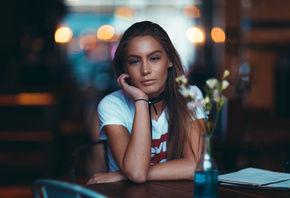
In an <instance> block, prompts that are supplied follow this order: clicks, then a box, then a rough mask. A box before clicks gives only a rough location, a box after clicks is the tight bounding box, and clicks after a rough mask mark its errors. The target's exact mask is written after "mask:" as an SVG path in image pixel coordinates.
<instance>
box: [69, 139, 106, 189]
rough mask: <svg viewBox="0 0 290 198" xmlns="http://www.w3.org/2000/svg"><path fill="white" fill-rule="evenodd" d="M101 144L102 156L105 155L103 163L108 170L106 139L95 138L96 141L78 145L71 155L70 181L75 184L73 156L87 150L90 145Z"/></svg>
mask: <svg viewBox="0 0 290 198" xmlns="http://www.w3.org/2000/svg"><path fill="white" fill-rule="evenodd" d="M99 144H102V145H103V147H104V152H105V154H104V156H105V159H104V160H105V165H106V172H108V171H109V165H108V156H107V140H97V141H93V142H89V143H87V144H84V145H82V146H80V147H79V148H77V149H76V150H75V151H74V153H73V155H72V163H71V177H72V182H73V183H74V184H77V180H76V174H75V158H76V156H77V155H78V154H79V153H80V152H81V151H83V150H88V149H89V148H91V147H92V146H95V145H99Z"/></svg>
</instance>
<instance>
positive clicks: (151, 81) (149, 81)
mask: <svg viewBox="0 0 290 198" xmlns="http://www.w3.org/2000/svg"><path fill="white" fill-rule="evenodd" d="M155 81H156V80H154V79H148V80H143V81H141V83H142V85H145V86H149V85H152V84H154V83H155Z"/></svg>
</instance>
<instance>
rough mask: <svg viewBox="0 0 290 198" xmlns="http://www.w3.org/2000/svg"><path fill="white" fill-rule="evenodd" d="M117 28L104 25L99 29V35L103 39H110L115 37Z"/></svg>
mask: <svg viewBox="0 0 290 198" xmlns="http://www.w3.org/2000/svg"><path fill="white" fill-rule="evenodd" d="M114 33H115V29H114V28H113V27H112V26H110V25H103V26H101V27H100V28H99V29H98V32H97V37H98V39H101V40H110V39H111V38H113V36H114Z"/></svg>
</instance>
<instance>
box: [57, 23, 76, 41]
mask: <svg viewBox="0 0 290 198" xmlns="http://www.w3.org/2000/svg"><path fill="white" fill-rule="evenodd" d="M72 36H73V33H72V30H71V29H70V28H69V27H60V28H58V29H57V30H56V31H55V35H54V39H55V42H57V43H67V42H69V41H70V40H71V38H72Z"/></svg>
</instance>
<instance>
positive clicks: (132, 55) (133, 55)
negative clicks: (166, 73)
mask: <svg viewBox="0 0 290 198" xmlns="http://www.w3.org/2000/svg"><path fill="white" fill-rule="evenodd" d="M155 53H161V54H163V53H162V51H161V50H155V51H153V52H150V53H149V54H147V55H146V56H147V57H148V56H152V55H153V54H155ZM129 57H140V56H138V55H135V54H129V55H128V56H127V58H129Z"/></svg>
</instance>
